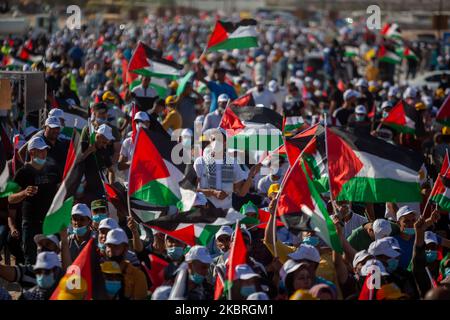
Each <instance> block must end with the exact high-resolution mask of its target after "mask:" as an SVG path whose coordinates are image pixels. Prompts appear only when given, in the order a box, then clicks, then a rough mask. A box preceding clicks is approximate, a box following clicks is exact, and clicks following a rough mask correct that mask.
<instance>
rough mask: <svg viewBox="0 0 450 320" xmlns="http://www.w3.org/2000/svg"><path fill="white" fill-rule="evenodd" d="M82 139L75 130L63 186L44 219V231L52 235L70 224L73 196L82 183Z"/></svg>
mask: <svg viewBox="0 0 450 320" xmlns="http://www.w3.org/2000/svg"><path fill="white" fill-rule="evenodd" d="M81 155H82V151H81V141H80V134H79V133H78V131H77V130H74V131H73V134H72V140H71V141H70V145H69V150H68V151H67V158H66V164H65V167H64V174H63V180H62V183H61V186H60V187H59V189H58V192H56V195H55V197H54V198H53V202H52V204H51V205H50V209H49V210H48V212H47V215H46V216H45V219H44V225H43V233H44V234H46V235H51V234H55V233H59V232H60V231H61V230H62V229H63V228H66V227H68V226H69V225H70V216H71V211H72V206H73V202H74V198H73V196H74V195H75V193H76V190H77V188H78V186H79V185H80V183H81V178H82V176H83V171H84V170H83V168H82V164H83V162H81Z"/></svg>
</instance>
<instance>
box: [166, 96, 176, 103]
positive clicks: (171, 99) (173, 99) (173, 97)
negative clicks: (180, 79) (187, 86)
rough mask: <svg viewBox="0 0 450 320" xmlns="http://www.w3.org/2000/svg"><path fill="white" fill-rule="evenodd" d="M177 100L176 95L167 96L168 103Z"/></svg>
mask: <svg viewBox="0 0 450 320" xmlns="http://www.w3.org/2000/svg"><path fill="white" fill-rule="evenodd" d="M175 101H176V97H175V96H168V97H167V98H166V104H174V103H175Z"/></svg>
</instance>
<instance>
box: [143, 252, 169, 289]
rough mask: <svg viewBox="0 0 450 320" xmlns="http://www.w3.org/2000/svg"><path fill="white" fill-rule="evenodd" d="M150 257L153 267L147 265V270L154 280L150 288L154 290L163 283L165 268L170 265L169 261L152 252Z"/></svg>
mask: <svg viewBox="0 0 450 320" xmlns="http://www.w3.org/2000/svg"><path fill="white" fill-rule="evenodd" d="M148 258H149V260H150V265H151V269H148V268H147V267H145V271H146V272H147V275H148V277H149V278H150V280H151V282H152V286H151V287H150V288H149V290H150V291H151V292H153V291H155V289H156V288H158V287H159V286H160V285H162V284H163V282H164V269H165V268H166V267H167V266H168V265H169V262H167V261H166V260H164V259H163V258H161V257H159V256H157V255H156V254H152V253H150V254H149V255H148Z"/></svg>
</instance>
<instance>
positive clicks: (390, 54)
mask: <svg viewBox="0 0 450 320" xmlns="http://www.w3.org/2000/svg"><path fill="white" fill-rule="evenodd" d="M377 57H378V60H379V61H381V62H386V63H390V64H399V63H401V62H402V57H401V56H399V55H398V54H397V52H395V51H392V50H390V49H389V48H387V47H385V46H384V45H382V46H380V48H379V49H378V55H377Z"/></svg>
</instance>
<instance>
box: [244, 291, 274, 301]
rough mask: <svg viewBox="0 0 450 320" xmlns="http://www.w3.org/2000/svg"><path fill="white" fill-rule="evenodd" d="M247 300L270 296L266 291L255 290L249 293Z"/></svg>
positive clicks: (265, 298)
mask: <svg viewBox="0 0 450 320" xmlns="http://www.w3.org/2000/svg"><path fill="white" fill-rule="evenodd" d="M247 300H269V296H268V295H267V293H265V292H255V293H252V294H251V295H249V296H248V297H247Z"/></svg>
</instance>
